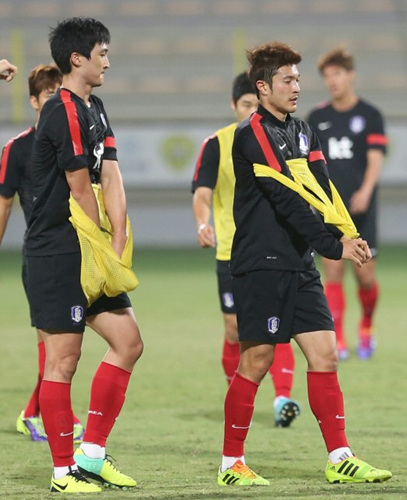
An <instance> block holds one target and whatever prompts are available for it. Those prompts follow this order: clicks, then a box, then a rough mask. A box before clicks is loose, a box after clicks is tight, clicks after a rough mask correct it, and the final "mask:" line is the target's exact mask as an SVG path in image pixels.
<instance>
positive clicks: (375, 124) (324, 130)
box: [309, 48, 387, 359]
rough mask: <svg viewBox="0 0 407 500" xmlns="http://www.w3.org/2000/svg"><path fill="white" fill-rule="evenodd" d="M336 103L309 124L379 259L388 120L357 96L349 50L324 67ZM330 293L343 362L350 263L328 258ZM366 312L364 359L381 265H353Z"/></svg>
mask: <svg viewBox="0 0 407 500" xmlns="http://www.w3.org/2000/svg"><path fill="white" fill-rule="evenodd" d="M318 69H319V72H320V73H321V75H322V77H323V79H324V81H325V83H326V86H327V88H328V90H329V93H330V94H331V101H330V102H325V103H323V104H322V105H320V106H319V107H318V108H316V109H315V110H313V111H312V113H311V114H310V116H309V123H310V124H311V125H312V127H313V128H314V130H315V131H316V133H317V135H318V137H319V140H320V142H321V145H322V150H323V152H324V155H325V158H326V159H327V162H328V168H329V175H330V177H331V179H332V181H333V183H334V184H335V186H336V188H337V189H338V191H339V193H340V195H341V197H342V199H343V200H344V202H345V205H346V207H347V208H348V210H349V212H350V214H351V215H352V218H353V220H354V222H355V224H356V227H357V229H358V231H359V232H360V234H361V236H362V237H363V238H364V239H365V240H366V241H367V242H368V244H369V246H370V248H371V251H372V255H373V257H375V256H376V255H377V202H378V200H377V184H378V182H379V178H380V173H381V170H382V166H383V161H384V155H385V153H386V145H387V137H386V135H385V132H384V122H383V117H382V115H381V114H380V112H379V111H378V110H377V109H376V108H375V107H374V106H372V105H371V104H369V103H368V102H366V101H364V100H362V99H360V98H359V97H358V95H357V94H356V92H355V76H356V74H355V63H354V58H353V56H352V54H350V53H349V52H348V51H347V50H345V49H343V48H339V49H335V50H332V51H331V52H328V53H326V54H324V55H323V56H322V57H321V58H320V60H319V63H318ZM323 264H324V271H325V290H326V294H327V297H328V302H329V305H330V308H331V310H332V314H333V317H334V320H335V328H336V334H337V338H338V349H339V357H340V359H347V358H348V357H349V349H348V343H347V340H346V335H345V328H344V316H345V309H346V297H345V291H344V283H343V281H344V275H345V262H344V261H341V260H340V261H333V260H328V259H323ZM353 269H354V274H355V277H356V280H357V283H358V287H359V288H358V296H359V301H360V304H361V309H362V318H361V320H360V322H359V329H358V330H359V346H358V356H359V358H360V359H369V358H370V357H371V356H372V354H373V352H374V349H375V345H376V343H375V339H374V337H373V332H374V327H373V314H374V312H375V309H376V305H377V301H378V298H379V286H378V284H377V279H376V262H375V259H374V258H373V259H371V260H370V261H369V262H367V263H366V264H365V265H364V266H362V267H358V266H353Z"/></svg>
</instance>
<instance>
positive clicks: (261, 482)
mask: <svg viewBox="0 0 407 500" xmlns="http://www.w3.org/2000/svg"><path fill="white" fill-rule="evenodd" d="M218 484H220V485H221V486H269V485H270V482H269V481H268V480H267V479H264V477H261V476H259V475H258V474H256V473H255V472H253V471H252V470H251V469H250V468H249V467H248V466H247V465H246V464H244V463H243V462H242V461H241V460H238V461H237V462H236V463H235V465H234V466H233V467H231V468H230V469H226V470H225V472H221V470H220V469H219V472H218Z"/></svg>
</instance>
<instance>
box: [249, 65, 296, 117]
mask: <svg viewBox="0 0 407 500" xmlns="http://www.w3.org/2000/svg"><path fill="white" fill-rule="evenodd" d="M299 81H300V74H299V72H298V69H297V66H296V65H295V64H293V65H291V66H282V67H281V68H279V69H278V71H277V73H276V74H275V75H274V76H273V84H272V87H271V86H270V85H269V84H268V83H266V82H263V84H264V85H263V87H262V85H261V84H260V85H259V82H257V83H258V87H259V90H260V102H261V103H262V105H263V106H264V107H265V108H266V109H267V110H268V111H270V112H271V113H273V114H274V115H275V116H277V118H278V119H280V120H283V121H284V120H285V118H286V116H287V114H288V113H294V112H295V111H297V103H298V98H299V96H300V85H299Z"/></svg>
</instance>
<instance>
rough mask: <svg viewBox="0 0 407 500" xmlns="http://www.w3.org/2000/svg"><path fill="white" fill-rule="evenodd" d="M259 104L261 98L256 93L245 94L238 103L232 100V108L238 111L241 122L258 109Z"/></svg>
mask: <svg viewBox="0 0 407 500" xmlns="http://www.w3.org/2000/svg"><path fill="white" fill-rule="evenodd" d="M258 106H259V100H258V99H257V96H256V94H251V93H250V94H243V95H242V97H240V98H239V99H238V100H237V102H236V104H235V103H234V102H233V101H232V108H233V110H234V111H235V113H236V118H237V121H238V122H239V123H240V122H242V121H243V120H246V118H249V116H250V115H251V114H252V113H254V112H255V111H256V109H257V108H258Z"/></svg>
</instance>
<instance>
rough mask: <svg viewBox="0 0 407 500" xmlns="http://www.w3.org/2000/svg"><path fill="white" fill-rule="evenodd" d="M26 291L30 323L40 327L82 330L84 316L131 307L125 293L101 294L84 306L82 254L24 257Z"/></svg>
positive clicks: (84, 320)
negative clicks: (81, 270)
mask: <svg viewBox="0 0 407 500" xmlns="http://www.w3.org/2000/svg"><path fill="white" fill-rule="evenodd" d="M26 264H27V293H28V299H29V302H30V309H31V315H32V324H33V326H35V327H36V328H39V329H41V330H56V331H60V332H69V333H83V331H84V330H85V325H86V317H87V316H91V315H94V314H100V313H101V312H106V311H113V310H116V309H124V308H127V307H131V302H130V299H129V297H128V295H127V294H125V293H122V294H120V295H118V296H117V297H107V296H105V295H103V296H102V297H100V298H99V299H98V300H97V301H95V302H94V303H93V304H92V305H91V307H90V308H89V309H88V308H87V299H86V297H85V294H84V293H83V290H82V287H81V283H80V269H81V255H80V254H79V253H72V254H66V255H49V256H45V257H27V258H26Z"/></svg>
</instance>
